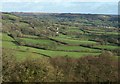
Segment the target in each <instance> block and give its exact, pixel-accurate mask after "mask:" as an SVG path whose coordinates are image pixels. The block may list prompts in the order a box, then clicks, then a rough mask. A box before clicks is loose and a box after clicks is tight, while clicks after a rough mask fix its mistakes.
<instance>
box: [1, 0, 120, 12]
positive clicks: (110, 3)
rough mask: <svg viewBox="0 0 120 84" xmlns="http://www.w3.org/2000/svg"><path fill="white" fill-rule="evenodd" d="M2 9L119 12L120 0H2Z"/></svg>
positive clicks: (8, 10)
mask: <svg viewBox="0 0 120 84" xmlns="http://www.w3.org/2000/svg"><path fill="white" fill-rule="evenodd" d="M28 1H29V2H28ZM0 2H1V4H0V5H1V11H6V12H49V13H92V14H118V0H49V2H48V0H24V1H23V0H22V1H21V0H17V1H16V0H6V1H5V0H1V1H0Z"/></svg>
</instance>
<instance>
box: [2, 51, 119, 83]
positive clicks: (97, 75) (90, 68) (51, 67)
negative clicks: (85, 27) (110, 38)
mask: <svg viewBox="0 0 120 84" xmlns="http://www.w3.org/2000/svg"><path fill="white" fill-rule="evenodd" d="M11 52H13V51H11V50H8V49H7V50H6V49H3V82H117V81H118V61H117V60H116V59H114V56H113V54H111V52H103V53H102V54H101V55H99V56H96V57H93V56H87V57H82V58H78V59H75V58H70V57H55V58H39V59H35V58H34V59H29V58H27V59H26V60H24V61H21V62H18V61H16V57H15V56H14V54H13V53H11Z"/></svg>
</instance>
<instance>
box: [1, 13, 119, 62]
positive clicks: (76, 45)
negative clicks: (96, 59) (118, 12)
mask: <svg viewBox="0 0 120 84" xmlns="http://www.w3.org/2000/svg"><path fill="white" fill-rule="evenodd" d="M3 16H4V18H3V33H2V39H1V40H2V48H3V49H10V50H13V51H14V54H16V57H17V58H18V60H21V59H25V58H28V57H30V56H33V57H34V58H37V57H38V58H41V57H56V56H67V57H74V58H79V57H82V56H98V55H99V54H101V53H102V52H103V51H105V50H107V51H111V52H113V53H114V54H115V56H118V54H117V52H118V50H119V47H118V46H117V45H118V40H117V37H118V36H119V34H118V32H117V28H115V27H113V26H112V25H113V24H111V23H109V21H107V20H106V21H107V22H108V23H109V24H111V27H106V28H105V27H102V26H103V25H101V24H102V23H99V26H100V27H97V26H95V25H96V24H94V26H91V24H93V23H94V22H97V24H98V22H102V21H100V20H98V19H96V20H94V19H93V20H92V19H91V18H89V19H90V20H92V21H93V23H91V24H90V23H88V22H86V21H87V20H86V19H88V18H86V17H84V18H80V17H77V16H76V17H74V18H73V17H72V18H68V17H66V19H65V18H62V17H63V16H60V17H61V18H59V17H57V16H56V15H53V16H50V15H49V14H48V15H46V16H44V15H40V16H38V17H37V18H36V17H34V16H33V15H31V17H33V18H32V20H31V19H30V18H29V17H28V16H26V17H25V16H24V15H22V14H21V15H19V14H18V16H19V17H18V16H17V15H14V14H3ZM78 16H79V15H78ZM44 17H46V18H48V20H49V22H47V20H46V19H45V18H44ZM51 17H52V18H54V19H50V18H51ZM78 18H80V19H78ZM110 18H111V17H110ZM30 21H31V22H30ZM104 24H105V23H104ZM106 25H107V24H106ZM0 34H1V33H0Z"/></svg>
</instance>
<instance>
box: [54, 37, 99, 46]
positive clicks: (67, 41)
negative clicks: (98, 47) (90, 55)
mask: <svg viewBox="0 0 120 84" xmlns="http://www.w3.org/2000/svg"><path fill="white" fill-rule="evenodd" d="M53 39H55V40H58V41H61V42H64V43H67V44H71V45H95V44H97V42H95V41H88V40H72V39H64V38H53Z"/></svg>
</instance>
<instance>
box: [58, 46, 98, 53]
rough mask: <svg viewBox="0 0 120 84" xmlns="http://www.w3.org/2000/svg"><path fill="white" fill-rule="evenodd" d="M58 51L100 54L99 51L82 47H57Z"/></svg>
mask: <svg viewBox="0 0 120 84" xmlns="http://www.w3.org/2000/svg"><path fill="white" fill-rule="evenodd" d="M56 49H57V50H65V51H80V52H100V50H97V49H91V48H87V47H82V46H57V48H56Z"/></svg>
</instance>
